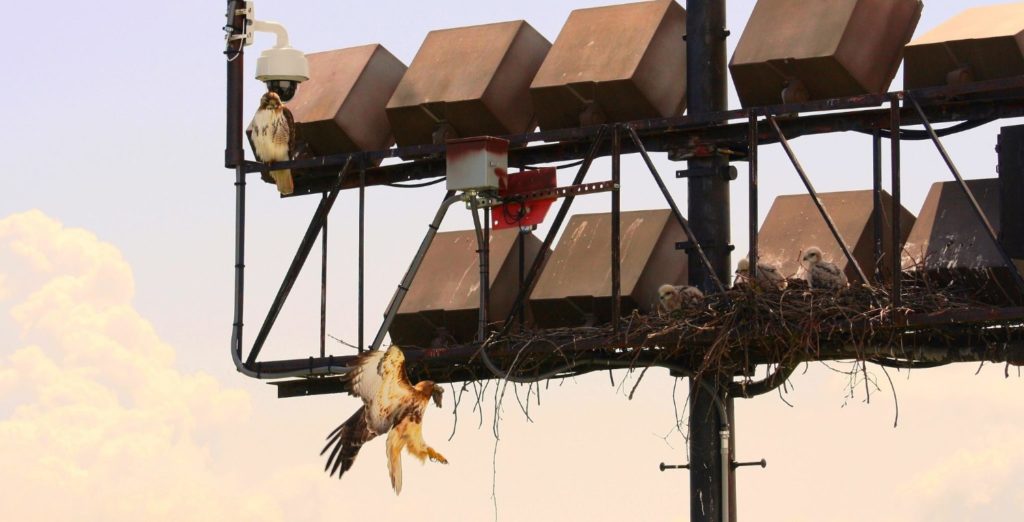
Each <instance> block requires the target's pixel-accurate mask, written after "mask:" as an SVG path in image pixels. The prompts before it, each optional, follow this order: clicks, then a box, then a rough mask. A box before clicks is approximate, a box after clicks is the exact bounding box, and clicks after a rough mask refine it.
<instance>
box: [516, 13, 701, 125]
mask: <svg viewBox="0 0 1024 522" xmlns="http://www.w3.org/2000/svg"><path fill="white" fill-rule="evenodd" d="M685 34H686V11H685V10H684V9H683V8H682V7H681V6H680V5H679V4H678V3H676V2H675V1H673V0H655V1H652V2H638V3H633V4H622V5H611V6H606V7H594V8H589V9H577V10H575V11H573V12H572V14H570V15H569V20H568V21H567V22H566V23H565V26H564V27H562V31H561V32H560V33H559V34H558V38H557V39H556V40H555V44H554V46H552V48H551V52H549V53H548V56H547V58H546V59H545V60H544V65H542V66H541V68H540V71H538V72H537V77H536V78H534V80H533V84H532V85H531V86H530V94H531V95H532V96H533V103H534V105H535V106H536V108H537V118H538V120H539V123H540V127H541V129H544V130H549V129H558V128H570V127H577V126H580V125H591V124H597V123H606V122H620V121H630V120H638V119H644V118H657V117H668V116H678V115H681V114H682V113H683V110H684V109H685V108H686V42H685V41H684V40H683V36H684V35H685Z"/></svg>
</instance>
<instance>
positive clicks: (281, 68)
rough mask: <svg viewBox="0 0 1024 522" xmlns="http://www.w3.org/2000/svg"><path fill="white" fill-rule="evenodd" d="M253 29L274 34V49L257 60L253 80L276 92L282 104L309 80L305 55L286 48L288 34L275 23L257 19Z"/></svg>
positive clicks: (264, 52)
mask: <svg viewBox="0 0 1024 522" xmlns="http://www.w3.org/2000/svg"><path fill="white" fill-rule="evenodd" d="M252 30H253V31H259V32H267V33H274V34H275V35H277V42H276V43H275V44H274V47H272V48H270V49H267V50H265V51H263V52H262V53H260V57H259V58H257V59H256V79H257V80H259V81H261V82H264V83H266V84H267V89H269V90H271V91H273V92H276V93H277V94H278V96H280V97H281V100H282V101H288V100H290V99H292V97H293V96H295V90H296V88H298V85H299V84H300V83H302V82H304V81H306V80H308V79H309V62H308V61H307V60H306V54H305V53H303V52H302V51H300V50H298V49H295V48H293V47H292V46H290V45H288V31H286V30H285V28H284V26H283V25H281V24H279V23H277V22H264V21H262V20H256V21H255V22H253V23H252Z"/></svg>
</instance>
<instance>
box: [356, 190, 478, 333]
mask: <svg viewBox="0 0 1024 522" xmlns="http://www.w3.org/2000/svg"><path fill="white" fill-rule="evenodd" d="M461 200H462V196H456V195H455V191H454V190H449V191H448V192H447V193H446V194H445V198H444V201H442V202H441V207H440V208H438V209H437V213H435V214H434V221H432V222H431V223H430V224H429V225H427V235H426V236H424V237H423V241H421V242H420V248H419V250H417V251H416V255H415V256H413V258H412V262H411V263H409V268H408V269H406V271H405V276H403V277H402V281H401V282H400V283H398V288H396V289H395V293H394V295H392V296H391V302H390V303H389V304H388V310H387V312H386V313H385V314H384V322H382V323H381V324H380V328H379V329H377V336H376V337H374V338H373V345H371V346H370V350H376V349H377V348H380V345H381V343H383V342H384V336H385V335H387V334H388V329H390V328H391V322H392V321H394V320H395V315H397V314H398V309H399V308H401V307H402V301H403V300H405V294H407V293H408V292H409V287H411V286H412V281H413V279H415V278H416V272H418V271H419V269H420V264H422V263H423V258H424V257H426V255H427V250H429V249H430V244H431V243H433V242H434V236H436V235H437V230H438V229H439V228H441V222H442V221H444V215H445V214H447V213H448V207H450V206H452V205H454V204H455V203H458V202H459V201H461Z"/></svg>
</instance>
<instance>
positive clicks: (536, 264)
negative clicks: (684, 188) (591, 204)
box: [484, 126, 606, 357]
mask: <svg viewBox="0 0 1024 522" xmlns="http://www.w3.org/2000/svg"><path fill="white" fill-rule="evenodd" d="M605 132H606V129H605V127H603V126H602V127H601V129H600V130H599V131H598V133H597V136H595V137H594V142H593V143H592V144H591V145H590V150H589V151H587V155H586V156H585V157H584V158H583V164H582V165H580V169H579V170H578V171H577V172H576V177H575V178H573V180H572V184H573V185H579V184H580V183H583V180H584V179H585V178H586V177H587V173H588V172H590V166H591V165H592V164H593V163H594V158H595V157H596V156H597V151H598V150H599V147H600V146H601V141H602V140H603V138H604V134H605ZM575 199H576V196H574V195H568V196H566V197H565V198H564V199H563V200H562V205H561V206H559V207H558V213H557V214H555V219H554V220H553V221H552V222H551V228H550V229H548V233H547V234H546V235H545V236H544V242H543V243H541V246H540V250H539V251H538V252H537V257H535V258H534V259H533V263H532V264H531V265H530V271H529V272H527V273H526V280H525V283H524V284H523V286H522V287H520V288H519V292H518V293H517V294H516V299H515V301H514V306H513V307H512V310H511V311H510V312H509V314H508V317H506V318H505V323H504V324H503V325H502V327H501V335H502V336H503V335H505V334H507V333H508V332H509V329H510V328H511V327H512V323H513V321H514V320H515V314H516V313H517V311H518V310H519V309H520V308H521V307H522V306H523V304H524V302H525V300H526V296H528V295H529V294H530V291H531V290H533V285H534V283H536V282H537V275H538V274H539V273H540V267H541V266H543V265H544V261H545V260H546V259H547V255H548V252H549V251H550V249H551V244H552V243H554V241H555V234H558V231H559V230H561V228H562V222H563V221H565V216H566V215H568V214H569V208H570V207H572V202H573V200H575ZM484 356H485V357H486V353H485V354H484Z"/></svg>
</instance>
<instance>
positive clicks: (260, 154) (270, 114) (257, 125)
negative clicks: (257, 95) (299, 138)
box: [249, 92, 295, 195]
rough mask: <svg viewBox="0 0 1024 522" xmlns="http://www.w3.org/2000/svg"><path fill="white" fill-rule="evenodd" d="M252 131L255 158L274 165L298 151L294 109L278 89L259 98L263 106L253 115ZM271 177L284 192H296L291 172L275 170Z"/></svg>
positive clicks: (282, 193)
mask: <svg viewBox="0 0 1024 522" xmlns="http://www.w3.org/2000/svg"><path fill="white" fill-rule="evenodd" d="M249 128H250V129H251V130H252V135H251V139H252V146H253V152H255V153H256V159H258V160H260V161H262V162H263V163H267V164H271V163H274V162H275V161H288V160H290V159H292V153H293V152H294V150H295V119H294V118H292V111H290V110H288V107H285V106H284V104H283V103H282V102H281V97H280V96H278V95H277V93H276V92H267V93H266V94H264V95H263V98H261V99H260V108H259V110H258V111H256V115H255V116H253V118H252V124H251V125H250V126H249ZM270 177H271V178H273V179H274V183H277V190H278V192H280V193H281V195H288V194H291V193H292V192H294V191H295V187H294V185H293V184H292V171H290V170H272V171H270Z"/></svg>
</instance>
